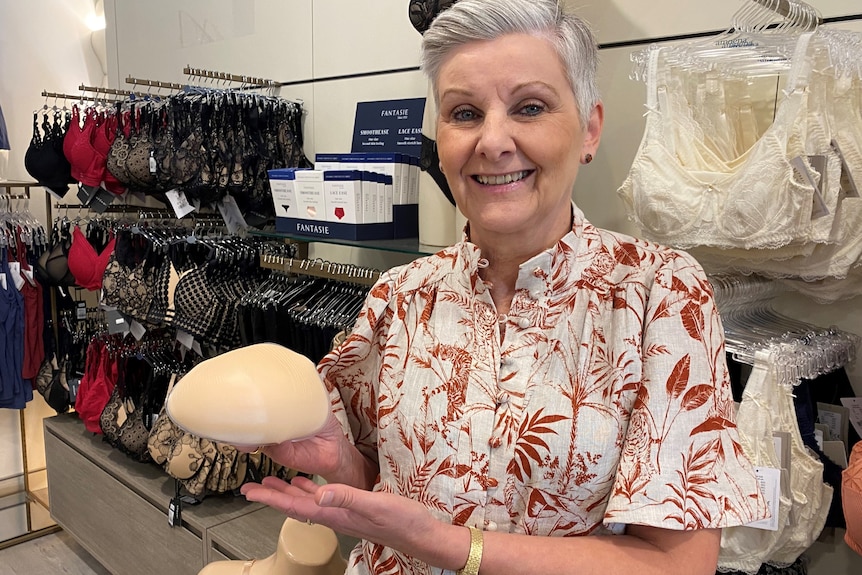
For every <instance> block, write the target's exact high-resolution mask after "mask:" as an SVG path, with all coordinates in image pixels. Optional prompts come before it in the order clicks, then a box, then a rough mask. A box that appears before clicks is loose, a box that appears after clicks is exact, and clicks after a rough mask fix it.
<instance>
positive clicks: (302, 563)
mask: <svg viewBox="0 0 862 575" xmlns="http://www.w3.org/2000/svg"><path fill="white" fill-rule="evenodd" d="M346 568H347V562H346V561H345V560H344V558H343V557H341V555H340V554H339V552H338V539H337V538H336V536H335V532H334V531H332V530H331V529H330V528H328V527H325V526H323V525H309V524H307V523H302V522H300V521H297V520H295V519H290V518H288V519H287V520H285V522H284V525H282V527H281V533H280V534H279V536H278V547H277V548H276V550H275V553H273V554H272V555H270V556H269V557H267V558H266V559H258V560H252V561H215V562H213V563H210V564H209V565H207V566H206V567H204V568H203V569H202V570H201V571H199V572H198V575H342V574H343V573H344V571H345V569H346Z"/></svg>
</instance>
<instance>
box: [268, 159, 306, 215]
mask: <svg viewBox="0 0 862 575" xmlns="http://www.w3.org/2000/svg"><path fill="white" fill-rule="evenodd" d="M294 172H296V168H283V169H279V170H269V172H268V175H269V189H270V192H271V194H272V203H273V206H274V207H275V217H276V218H298V217H299V206H298V204H297V202H296V192H295V190H294V182H295V179H294Z"/></svg>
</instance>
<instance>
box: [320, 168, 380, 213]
mask: <svg viewBox="0 0 862 575" xmlns="http://www.w3.org/2000/svg"><path fill="white" fill-rule="evenodd" d="M323 196H324V201H325V202H326V221H329V222H340V223H343V224H362V223H365V221H364V219H363V218H364V215H363V209H362V199H363V198H362V177H361V174H360V173H359V172H358V171H355V170H325V171H324V172H323ZM369 223H370V222H369Z"/></svg>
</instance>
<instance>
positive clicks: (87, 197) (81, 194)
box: [78, 184, 99, 206]
mask: <svg viewBox="0 0 862 575" xmlns="http://www.w3.org/2000/svg"><path fill="white" fill-rule="evenodd" d="M98 191H99V186H85V185H84V184H78V201H79V202H81V205H84V206H89V205H90V202H92V201H93V198H94V197H96V193H98Z"/></svg>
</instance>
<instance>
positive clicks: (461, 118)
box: [452, 108, 477, 122]
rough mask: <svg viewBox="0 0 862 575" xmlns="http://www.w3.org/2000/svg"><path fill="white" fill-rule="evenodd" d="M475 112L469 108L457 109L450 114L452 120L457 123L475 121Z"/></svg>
mask: <svg viewBox="0 0 862 575" xmlns="http://www.w3.org/2000/svg"><path fill="white" fill-rule="evenodd" d="M476 116H477V115H476V112H475V111H473V110H472V109H470V108H458V109H456V110H455V111H454V112H452V118H454V119H455V120H456V121H458V122H469V121H470V120H475V119H476Z"/></svg>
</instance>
